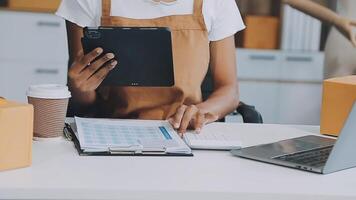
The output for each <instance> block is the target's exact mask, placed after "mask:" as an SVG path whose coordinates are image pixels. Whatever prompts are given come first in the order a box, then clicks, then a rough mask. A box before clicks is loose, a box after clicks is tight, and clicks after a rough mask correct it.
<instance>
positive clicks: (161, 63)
mask: <svg viewBox="0 0 356 200" xmlns="http://www.w3.org/2000/svg"><path fill="white" fill-rule="evenodd" d="M82 46H83V49H84V52H85V53H89V52H91V51H92V50H94V49H95V48H97V47H101V48H103V49H104V53H114V54H115V57H116V58H117V60H118V66H117V67H116V68H114V69H113V70H112V71H111V72H110V73H109V74H108V76H107V77H106V78H105V80H104V81H103V83H102V85H106V86H144V87H170V86H173V85H174V70H173V55H172V40H171V32H170V30H169V29H168V28H164V27H99V28H84V37H83V38H82Z"/></svg>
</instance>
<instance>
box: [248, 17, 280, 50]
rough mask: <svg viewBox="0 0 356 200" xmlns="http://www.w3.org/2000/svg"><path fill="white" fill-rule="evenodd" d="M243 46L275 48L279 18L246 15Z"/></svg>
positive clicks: (277, 38) (277, 41)
mask: <svg viewBox="0 0 356 200" xmlns="http://www.w3.org/2000/svg"><path fill="white" fill-rule="evenodd" d="M245 24H246V30H245V31H244V36H243V47H245V48H251V49H277V48H278V44H279V18H277V17H268V16H246V18H245Z"/></svg>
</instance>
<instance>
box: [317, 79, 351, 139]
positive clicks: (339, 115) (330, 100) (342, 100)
mask: <svg viewBox="0 0 356 200" xmlns="http://www.w3.org/2000/svg"><path fill="white" fill-rule="evenodd" d="M323 87H324V88H323V103H322V108H321V122H320V126H321V127H320V132H321V133H322V134H326V135H334V136H338V135H339V133H340V132H341V130H342V128H343V126H344V123H345V121H346V119H347V117H348V116H349V112H350V111H351V109H352V106H353V104H354V102H355V101H356V76H346V77H339V78H332V79H328V80H325V81H324V86H323Z"/></svg>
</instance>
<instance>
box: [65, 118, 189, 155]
mask: <svg viewBox="0 0 356 200" xmlns="http://www.w3.org/2000/svg"><path fill="white" fill-rule="evenodd" d="M63 133H64V136H65V137H66V138H67V139H68V140H71V141H73V143H74V147H75V149H76V150H77V152H78V154H79V155H80V156H177V157H178V156H179V157H182V156H185V157H192V156H193V153H171V152H167V151H166V150H165V149H164V148H161V149H158V148H156V149H148V150H144V149H142V148H140V147H138V146H131V147H128V148H108V150H107V151H98V152H85V151H84V150H83V149H82V148H81V146H80V142H79V140H78V138H77V136H76V134H75V132H74V130H73V128H72V126H71V124H70V123H68V122H66V123H65V127H64V129H63ZM136 147H138V148H136Z"/></svg>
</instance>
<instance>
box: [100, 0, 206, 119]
mask: <svg viewBox="0 0 356 200" xmlns="http://www.w3.org/2000/svg"><path fill="white" fill-rule="evenodd" d="M202 7H203V0H195V2H194V12H193V14H192V15H174V16H167V17H160V18H156V19H129V18H124V17H115V16H110V14H111V0H102V18H101V25H102V26H127V27H169V28H170V30H171V32H172V45H173V60H174V78H175V85H174V86H173V87H167V88H163V87H160V88H153V87H102V88H99V89H98V95H99V98H100V99H101V100H100V104H101V105H99V106H100V110H101V111H102V112H103V113H101V117H113V118H139V119H168V118H169V117H171V116H172V115H174V113H175V112H176V110H177V109H178V107H179V106H180V105H182V104H185V105H192V104H197V103H200V102H201V101H202V94H201V89H200V87H201V84H202V82H203V79H204V77H205V75H206V73H207V70H208V65H209V39H208V33H207V29H206V26H205V22H204V17H203V13H202ZM117 57H118V61H119V65H118V67H120V55H117Z"/></svg>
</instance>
